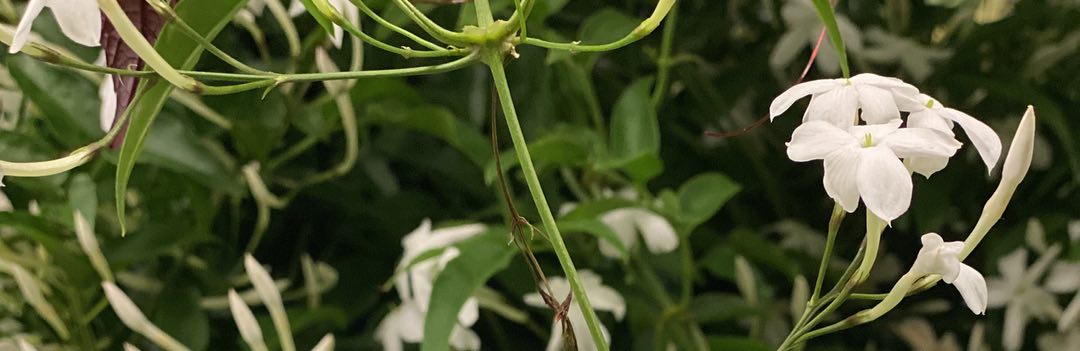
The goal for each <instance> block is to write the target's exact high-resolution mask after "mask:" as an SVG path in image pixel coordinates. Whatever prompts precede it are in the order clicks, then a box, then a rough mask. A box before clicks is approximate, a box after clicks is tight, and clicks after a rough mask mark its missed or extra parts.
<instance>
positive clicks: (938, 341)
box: [892, 318, 961, 351]
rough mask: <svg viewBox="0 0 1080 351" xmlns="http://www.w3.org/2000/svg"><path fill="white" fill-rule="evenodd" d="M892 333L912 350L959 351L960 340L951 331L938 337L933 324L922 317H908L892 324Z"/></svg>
mask: <svg viewBox="0 0 1080 351" xmlns="http://www.w3.org/2000/svg"><path fill="white" fill-rule="evenodd" d="M892 330H893V333H895V334H896V336H898V337H900V339H902V340H904V342H906V343H907V344H908V345H909V346H911V350H912V351H960V350H961V349H960V342H958V341H957V340H956V335H954V334H953V333H945V335H942V336H941V337H940V338H938V335H937V332H935V331H934V326H933V325H931V324H930V322H927V321H926V319H924V318H908V319H905V320H903V321H900V323H896V324H894V325H893V326H892Z"/></svg>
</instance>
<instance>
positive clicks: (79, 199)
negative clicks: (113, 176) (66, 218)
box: [68, 173, 98, 228]
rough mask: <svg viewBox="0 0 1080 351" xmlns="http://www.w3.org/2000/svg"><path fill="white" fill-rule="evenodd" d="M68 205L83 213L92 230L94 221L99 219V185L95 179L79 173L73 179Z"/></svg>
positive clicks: (69, 189) (69, 188) (69, 190)
mask: <svg viewBox="0 0 1080 351" xmlns="http://www.w3.org/2000/svg"><path fill="white" fill-rule="evenodd" d="M68 204H70V205H71V208H72V209H75V210H76V211H79V212H80V213H82V215H83V217H84V218H86V221H87V222H88V223H90V228H94V219H96V218H97V205H98V202H97V185H96V184H94V179H92V178H90V176H89V175H87V174H86V173H79V174H77V175H75V177H73V178H71V185H70V186H69V187H68Z"/></svg>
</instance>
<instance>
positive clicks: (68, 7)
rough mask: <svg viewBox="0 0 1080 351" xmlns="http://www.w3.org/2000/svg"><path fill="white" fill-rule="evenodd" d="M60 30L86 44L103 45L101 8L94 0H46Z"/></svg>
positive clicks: (76, 40) (77, 41) (73, 39)
mask: <svg viewBox="0 0 1080 351" xmlns="http://www.w3.org/2000/svg"><path fill="white" fill-rule="evenodd" d="M45 4H46V6H48V7H49V9H50V10H52V12H53V16H54V17H56V22H57V23H58V24H60V31H62V32H64V35H66V36H67V37H68V38H71V40H72V41H74V42H76V43H79V44H82V45H84V46H101V10H99V9H98V5H97V1H94V0H46V2H45Z"/></svg>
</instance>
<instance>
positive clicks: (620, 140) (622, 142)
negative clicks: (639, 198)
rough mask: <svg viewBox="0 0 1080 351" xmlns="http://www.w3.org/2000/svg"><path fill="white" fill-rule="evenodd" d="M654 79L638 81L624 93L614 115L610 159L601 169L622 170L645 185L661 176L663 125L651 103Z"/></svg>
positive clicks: (602, 164) (617, 103)
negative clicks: (651, 179) (651, 89)
mask: <svg viewBox="0 0 1080 351" xmlns="http://www.w3.org/2000/svg"><path fill="white" fill-rule="evenodd" d="M651 87H652V78H643V79H639V80H638V81H636V82H634V84H632V85H630V86H629V87H627V88H626V90H625V91H623V94H622V96H620V97H619V100H618V101H617V102H616V103H615V109H614V111H613V112H612V115H611V137H610V139H609V143H610V148H609V153H610V155H609V159H608V160H606V161H605V162H603V163H601V164H600V165H599V167H600V168H601V169H605V168H622V169H623V170H625V171H626V172H627V173H628V174H630V176H631V177H633V178H634V179H635V180H637V181H639V182H644V181H647V180H649V179H650V178H652V177H654V176H656V175H657V174H660V171H661V170H662V166H661V164H660V158H659V153H660V125H659V121H657V117H656V110H654V109H653V106H652V103H650V102H649V94H650V90H649V89H650V88H651Z"/></svg>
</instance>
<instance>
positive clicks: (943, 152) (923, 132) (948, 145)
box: [881, 128, 961, 158]
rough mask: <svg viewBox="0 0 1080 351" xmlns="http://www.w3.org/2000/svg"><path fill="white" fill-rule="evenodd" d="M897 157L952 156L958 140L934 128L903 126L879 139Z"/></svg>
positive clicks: (957, 148) (958, 145) (958, 147)
mask: <svg viewBox="0 0 1080 351" xmlns="http://www.w3.org/2000/svg"><path fill="white" fill-rule="evenodd" d="M881 143H882V144H884V145H886V146H887V147H888V148H889V149H890V150H892V152H893V153H894V154H896V156H897V157H901V158H908V157H913V156H937V157H952V155H955V154H956V150H959V149H960V145H961V144H960V142H959V141H956V139H953V138H952V137H951V136H949V135H947V134H945V133H942V132H939V131H937V130H934V129H927V128H903V129H899V130H897V131H895V132H893V133H892V134H889V136H888V137H885V138H884V139H883V140H881Z"/></svg>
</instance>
